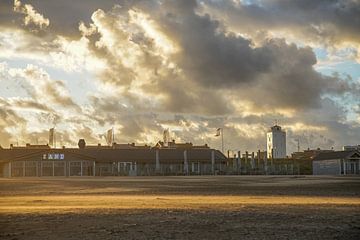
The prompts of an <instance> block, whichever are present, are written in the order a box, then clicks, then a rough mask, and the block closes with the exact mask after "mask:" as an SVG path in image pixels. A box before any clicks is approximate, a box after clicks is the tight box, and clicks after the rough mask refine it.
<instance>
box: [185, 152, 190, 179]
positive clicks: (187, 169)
mask: <svg viewBox="0 0 360 240" xmlns="http://www.w3.org/2000/svg"><path fill="white" fill-rule="evenodd" d="M184 173H185V174H186V175H188V174H189V164H188V160H187V151H186V150H184Z"/></svg>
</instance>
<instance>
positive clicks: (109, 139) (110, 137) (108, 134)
mask: <svg viewBox="0 0 360 240" xmlns="http://www.w3.org/2000/svg"><path fill="white" fill-rule="evenodd" d="M113 136H114V134H113V129H112V128H111V129H109V130H107V132H106V143H107V144H108V145H109V146H111V145H112V143H113V141H114V138H113Z"/></svg>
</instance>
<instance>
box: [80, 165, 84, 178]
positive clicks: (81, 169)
mask: <svg viewBox="0 0 360 240" xmlns="http://www.w3.org/2000/svg"><path fill="white" fill-rule="evenodd" d="M82 175H83V161H81V162H80V176H81V177H82Z"/></svg>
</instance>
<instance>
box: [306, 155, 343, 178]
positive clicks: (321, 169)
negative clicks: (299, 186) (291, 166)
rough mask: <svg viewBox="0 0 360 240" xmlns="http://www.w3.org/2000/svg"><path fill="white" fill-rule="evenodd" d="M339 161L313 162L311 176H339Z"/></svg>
mask: <svg viewBox="0 0 360 240" xmlns="http://www.w3.org/2000/svg"><path fill="white" fill-rule="evenodd" d="M340 174H341V161H340V159H329V160H319V161H313V175H340Z"/></svg>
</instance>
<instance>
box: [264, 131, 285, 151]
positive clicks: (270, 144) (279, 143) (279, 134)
mask: <svg viewBox="0 0 360 240" xmlns="http://www.w3.org/2000/svg"><path fill="white" fill-rule="evenodd" d="M266 141H267V156H268V158H286V132H285V131H283V130H281V127H280V126H278V125H274V126H272V127H271V128H270V131H269V132H268V133H267V134H266Z"/></svg>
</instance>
